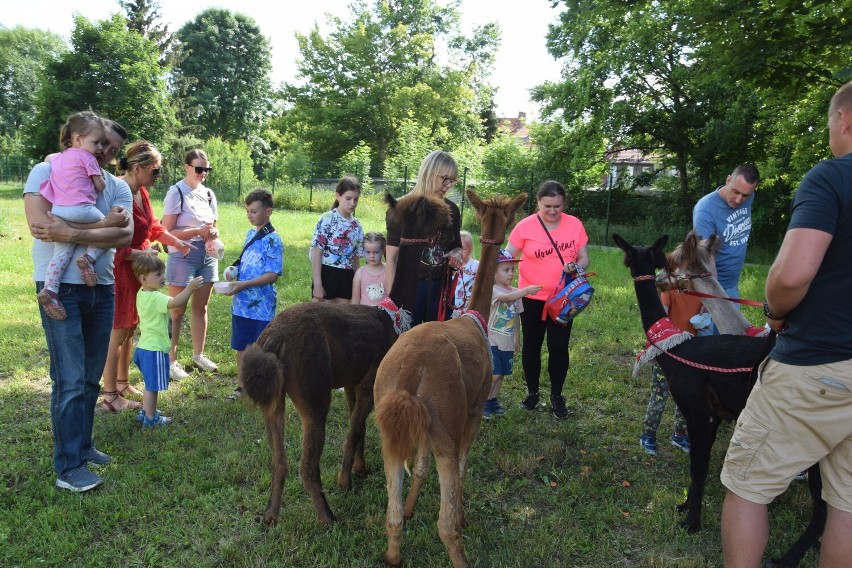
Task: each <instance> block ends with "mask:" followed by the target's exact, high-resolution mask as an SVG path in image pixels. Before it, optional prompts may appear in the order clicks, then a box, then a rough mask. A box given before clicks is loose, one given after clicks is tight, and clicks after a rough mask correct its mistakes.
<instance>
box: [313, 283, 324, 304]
mask: <svg viewBox="0 0 852 568" xmlns="http://www.w3.org/2000/svg"><path fill="white" fill-rule="evenodd" d="M324 299H325V288H323V287H322V284H319V283H318V284H314V291H313V295H312V296H311V301H312V302H320V301H322V300H324Z"/></svg>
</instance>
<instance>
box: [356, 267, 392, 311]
mask: <svg viewBox="0 0 852 568" xmlns="http://www.w3.org/2000/svg"><path fill="white" fill-rule="evenodd" d="M358 271H359V272H360V273H361V303H362V304H364V305H365V306H377V305H379V302H381V301H382V300H384V299H385V296H387V294H385V271H384V270H382V273H381V274H379V275H378V276H373V275H372V274H370V273H369V272H367V270H366V267H364V266H362V267H361V268H359V269H358Z"/></svg>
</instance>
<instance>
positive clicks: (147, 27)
mask: <svg viewBox="0 0 852 568" xmlns="http://www.w3.org/2000/svg"><path fill="white" fill-rule="evenodd" d="M118 4H119V6H121V8H122V9H123V10H124V14H125V18H126V19H127V29H129V30H131V31H135V32H137V33H138V34H139V35H141V36H142V37H146V38H148V39H150V40H151V41H153V42H154V43H155V44H157V48H158V49H159V50H160V65H162V66H163V67H165V66H166V65H167V61H168V59H169V56H170V54H171V52H172V44H173V43H174V36H173V35H172V34H171V33H169V26H168V25H163V24H160V23H158V20H159V19H160V4H159V2H152V1H150V0H118Z"/></svg>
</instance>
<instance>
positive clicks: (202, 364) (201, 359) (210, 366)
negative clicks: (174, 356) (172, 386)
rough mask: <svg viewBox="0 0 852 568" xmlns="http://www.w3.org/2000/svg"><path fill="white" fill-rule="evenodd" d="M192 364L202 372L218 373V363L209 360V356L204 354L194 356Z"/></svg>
mask: <svg viewBox="0 0 852 568" xmlns="http://www.w3.org/2000/svg"><path fill="white" fill-rule="evenodd" d="M192 363H193V365H195V366H196V367H198V368H199V369H201V370H202V371H218V370H219V367H217V366H216V363H214V362H213V361H211V360H210V359H208V358H207V355H204V354H203V353H202V354H201V355H193V356H192Z"/></svg>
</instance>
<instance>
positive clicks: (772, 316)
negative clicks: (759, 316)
mask: <svg viewBox="0 0 852 568" xmlns="http://www.w3.org/2000/svg"><path fill="white" fill-rule="evenodd" d="M763 315H764V316H765V317H766V319H771V320H775V321H779V320H783V319H786V318H787V316H776V315H775V314H773V313H772V312H770V311H769V303H768V302H767V301H766V300H763Z"/></svg>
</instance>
